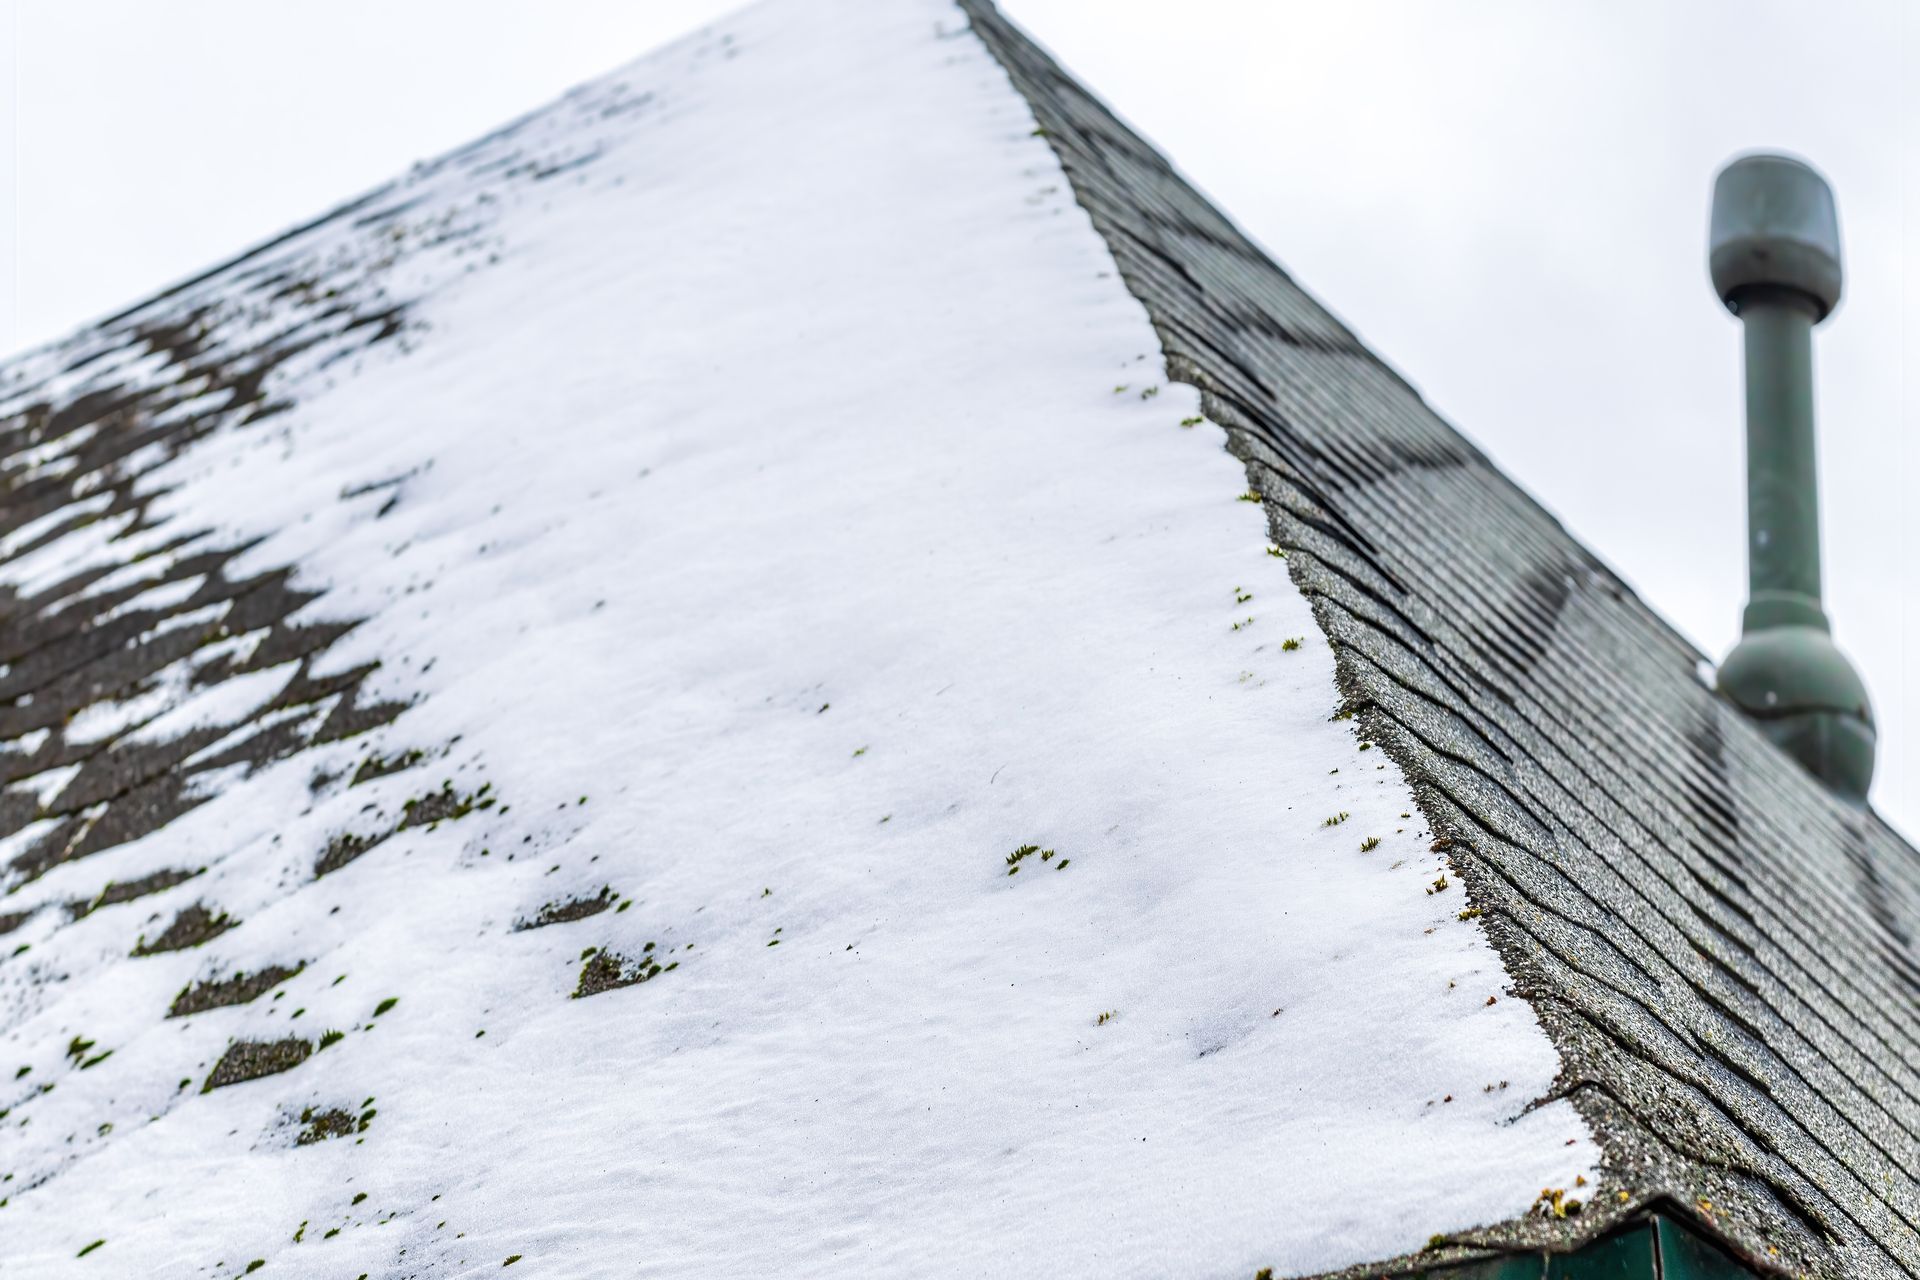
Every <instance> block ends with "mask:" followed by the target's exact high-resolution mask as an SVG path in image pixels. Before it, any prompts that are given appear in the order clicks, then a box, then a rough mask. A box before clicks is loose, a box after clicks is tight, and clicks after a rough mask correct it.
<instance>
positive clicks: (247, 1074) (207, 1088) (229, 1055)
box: [200, 1036, 313, 1093]
mask: <svg viewBox="0 0 1920 1280" xmlns="http://www.w3.org/2000/svg"><path fill="white" fill-rule="evenodd" d="M312 1056H313V1043H312V1042H311V1041H308V1040H302V1039H301V1038H300V1037H298V1036H288V1037H287V1038H286V1039H285V1040H236V1041H234V1042H233V1043H232V1044H230V1045H228V1046H227V1051H226V1052H225V1053H223V1054H221V1055H220V1061H218V1062H216V1063H214V1064H213V1070H212V1071H211V1072H210V1073H208V1075H207V1082H206V1083H205V1084H203V1085H201V1086H200V1092H202V1093H209V1092H211V1091H213V1090H215V1089H220V1088H224V1087H226V1086H227V1085H230V1084H242V1083H244V1082H245V1081H248V1080H258V1079H260V1078H261V1077H262V1076H274V1075H279V1074H280V1073H281V1072H282V1071H291V1070H293V1069H294V1068H295V1067H297V1066H299V1065H300V1064H301V1063H303V1062H305V1061H306V1060H307V1059H308V1058H310V1057H312Z"/></svg>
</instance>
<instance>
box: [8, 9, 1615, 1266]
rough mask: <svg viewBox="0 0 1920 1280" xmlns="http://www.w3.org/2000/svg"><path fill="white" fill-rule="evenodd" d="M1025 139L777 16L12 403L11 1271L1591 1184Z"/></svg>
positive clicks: (276, 246)
mask: <svg viewBox="0 0 1920 1280" xmlns="http://www.w3.org/2000/svg"><path fill="white" fill-rule="evenodd" d="M1035 132H1036V130H1035V125H1034V120H1033V117H1032V114H1031V111H1030V109H1029V107H1028V105H1027V103H1026V102H1025V101H1024V100H1023V99H1022V98H1021V97H1020V96H1019V95H1018V94H1016V93H1015V92H1014V90H1013V88H1012V87H1011V86H1010V85H1009V82H1008V78H1007V75H1006V73H1005V72H1004V71H1003V70H1002V69H1001V68H1000V66H999V65H998V64H997V63H996V62H995V61H994V59H993V57H992V56H990V54H989V52H988V50H987V48H986V47H985V46H983V44H982V43H981V42H980V40H979V39H978V38H976V37H975V36H973V35H972V34H970V33H969V32H968V31H967V28H966V20H965V17H964V16H963V15H962V14H961V13H960V12H959V11H958V10H957V9H956V8H954V7H953V6H952V5H951V4H949V3H946V0H909V2H906V3H900V4H894V5H889V6H885V7H884V8H883V7H881V6H874V5H869V4H863V3H853V2H852V0H782V2H781V3H776V4H771V5H767V6H764V7H760V8H757V9H754V10H751V11H749V12H747V13H745V14H743V15H741V16H740V17H738V18H736V19H733V20H731V21H729V22H727V23H724V24H722V25H721V26H719V27H716V28H714V29H713V30H711V31H708V32H705V33H703V34H701V35H699V36H697V37H695V38H694V39H692V40H690V41H688V42H685V43H682V44H679V45H676V46H674V47H672V48H669V49H667V50H665V51H664V52H662V53H659V54H656V55H654V56H653V57H651V58H648V59H645V60H643V61H641V62H639V63H636V64H635V65H633V66H632V67H630V68H627V69H626V70H624V71H621V72H619V73H616V74H615V75H613V76H611V77H609V78H607V79H606V80H603V81H601V82H599V83H596V84H594V85H590V86H587V87H585V88H583V89H581V90H579V91H577V92H576V93H574V94H572V95H569V97H568V98H567V99H565V100H564V101H562V102H561V103H559V104H557V105H556V106H554V107H552V108H549V109H548V110H546V111H544V112H541V113H538V114H536V115H534V116H531V117H529V118H527V119H526V120H524V121H521V122H519V123H517V124H516V125H514V126H511V127H510V128H509V129H507V130H504V131H502V132H500V133H498V134H496V135H493V136H492V137H490V138H488V139H486V140H483V141H482V142H481V143H479V144H476V145H475V146H474V147H472V148H468V149H466V150H465V151H462V152H459V153H456V154H455V155H453V156H450V157H447V158H446V159H444V160H442V161H438V162H435V163H433V164H431V165H425V166H421V167H420V168H418V169H416V171H415V172H414V173H413V174H410V175H409V176H408V177H407V178H405V179H402V180H400V181H399V182H396V183H395V184H393V185H392V186H390V187H388V188H385V189H382V190H381V191H378V192H375V193H373V194H372V195H370V196H368V197H366V198H364V199H362V200H360V201H357V202H355V203H354V204H352V205H349V206H346V207H344V208H343V209H342V210H340V211H336V213H335V214H334V215H332V216H330V217H328V218H324V219H321V220H320V221H318V222H316V223H314V224H312V225H310V226H308V227H306V228H303V229H301V230H299V231H297V232H295V233H293V234H291V235H290V236H288V237H286V238H283V239H282V240H280V241H277V242H275V243H273V244H271V245H269V246H265V247H263V248H262V249H261V250H258V251H256V252H254V253H252V254H249V255H246V256H244V257H242V258H241V259H238V260H236V261H235V262H234V263H231V264H229V265H227V266H226V267H224V268H221V269H218V270H216V271H214V272H212V273H209V274H208V275H207V276H204V277H202V278H199V279H197V280H195V281H190V282H187V283H186V284H185V285H183V286H181V287H180V288H178V289H176V290H173V291H170V292H169V293H168V294H166V295H163V296H162V297H160V298H158V299H155V300H153V301H151V302H150V303H147V304H143V305H142V306H141V307H138V308H135V309H134V310H132V311H130V312H128V313H125V314H124V315H122V316H119V317H114V318H112V319H110V320H108V321H106V322H103V323H102V324H101V325H100V326H97V327H95V328H93V329H90V330H88V331H87V332H84V333H82V334H80V335H77V336H76V337H75V338H73V339H72V340H70V341H69V342H68V343H65V344H62V345H59V346H56V347H54V348H50V349H47V350H45V351H40V352H36V353H31V354H29V355H28V356H25V357H23V358H21V359H20V360H18V361H16V362H15V363H14V364H13V365H12V366H11V367H10V368H8V369H7V370H6V371H5V374H4V375H3V376H4V379H5V381H4V384H0V394H4V395H6V396H7V397H8V400H7V403H6V405H5V410H6V412H7V413H9V414H11V415H13V416H12V418H11V420H10V421H11V425H10V427H9V432H10V434H9V436H8V439H7V449H8V457H9V462H8V464H7V465H8V468H9V469H8V471H7V475H8V476H9V477H10V482H11V488H10V493H11V494H12V495H14V496H10V498H9V504H10V505H9V506H8V508H7V515H6V519H5V522H4V527H5V528H6V529H8V530H11V531H12V532H11V534H10V535H9V541H8V542H7V544H6V550H7V553H8V559H7V560H6V562H5V564H4V565H3V566H0V583H4V584H5V585H6V587H7V589H8V590H9V591H10V592H11V593H12V595H11V598H10V609H11V612H10V613H9V614H8V615H7V618H6V620H5V626H6V628H7V629H8V630H7V631H6V633H5V640H6V644H7V646H8V650H7V651H8V653H9V655H11V656H10V657H9V658H8V663H9V665H8V667H7V669H6V671H5V672H4V673H3V674H0V681H4V682H6V683H5V687H4V689H0V692H5V693H6V694H7V695H8V696H10V697H11V698H12V699H13V701H12V703H11V704H9V706H8V707H6V708H3V709H0V714H4V715H6V716H8V717H11V720H10V722H9V725H8V726H7V731H8V733H9V735H10V739H11V746H10V748H9V749H8V751H7V752H6V753H5V754H4V760H5V763H6V765H7V769H8V775H7V776H8V777H10V778H12V779H14V781H13V783H12V787H11V789H10V790H9V791H7V792H6V793H4V795H0V809H4V812H5V814H6V815H8V817H9V822H8V828H9V829H10V830H12V831H13V833H14V834H13V835H11V836H9V837H8V838H7V849H6V850H5V852H4V856H5V857H6V858H7V859H9V865H10V870H9V872H8V884H9V887H10V889H11V893H10V896H9V897H8V898H7V899H6V906H7V910H8V915H7V916H6V918H5V919H0V928H4V929H10V932H9V933H8V936H7V937H6V939H5V941H6V943H7V944H8V947H7V949H8V950H13V951H14V954H13V956H12V958H11V959H9V960H6V961H5V962H4V963H0V1066H4V1067H5V1068H6V1071H5V1074H4V1078H3V1082H0V1108H5V1111H4V1119H0V1176H4V1177H5V1179H6V1181H5V1183H4V1184H0V1196H4V1197H5V1201H4V1202H3V1203H4V1204H5V1207H4V1208H3V1209H0V1230H4V1234H5V1238H6V1241H7V1245H6V1252H7V1255H8V1268H7V1270H8V1274H9V1275H22V1276H26V1275H73V1274H99V1275H116V1274H127V1275H131V1274H140V1275H185V1274H195V1275H212V1276H226V1275H238V1274H243V1273H246V1272H247V1271H248V1270H249V1269H250V1268H253V1267H255V1266H256V1265H257V1264H260V1263H264V1267H265V1271H266V1274H269V1275H271V1274H278V1273H291V1274H329V1275H343V1276H351V1275H356V1274H360V1273H363V1272H364V1273H367V1274H369V1275H413V1276H456V1275H469V1274H481V1273H483V1272H484V1273H486V1274H492V1273H493V1272H494V1271H496V1270H498V1269H499V1268H500V1267H501V1266H502V1264H503V1263H514V1264H515V1265H517V1266H519V1267H521V1268H524V1269H525V1270H526V1271H527V1273H529V1274H536V1275H556V1276H559V1275H564V1276H569V1277H587V1276H620V1277H629V1276H634V1275H711V1274H719V1273H726V1274H745V1273H750V1272H755V1271H769V1272H770V1271H775V1270H778V1271H780V1272H782V1273H790V1274H822V1273H831V1274H836V1275H864V1274H875V1275H882V1274H898V1273H899V1272H900V1271H902V1270H904V1269H907V1268H909V1267H911V1268H912V1269H914V1270H915V1271H917V1272H921V1273H928V1274H942V1275H947V1274H950V1275H960V1274H977V1273H980V1272H983V1271H993V1270H1002V1269H1005V1268H1008V1267H1015V1268H1017V1269H1018V1270H1020V1271H1021V1272H1023V1273H1029V1272H1030V1273H1046V1272H1051V1273H1058V1274H1086V1273H1089V1272H1092V1271H1096V1270H1097V1271H1100V1272H1101V1273H1103V1274H1114V1275H1173V1274H1239V1273H1245V1274H1249V1275H1250V1274H1252V1273H1253V1271H1254V1270H1255V1269H1257V1268H1260V1267H1273V1268H1276V1269H1277V1270H1278V1271H1279V1272H1281V1273H1286V1272H1304V1271H1311V1270H1317V1269H1328V1268H1336V1267H1340V1266H1344V1265H1347V1264H1351V1263H1359V1262H1363V1261H1366V1260H1369V1259H1375V1258H1380V1257H1384V1256H1387V1255H1391V1254H1396V1253H1402V1252H1406V1251H1409V1250H1413V1249H1417V1248H1419V1247H1420V1246H1421V1245H1422V1244H1423V1243H1424V1242H1425V1241H1426V1239H1427V1237H1428V1236H1429V1235H1431V1234H1432V1233H1434V1232H1440V1231H1446V1230H1449V1229H1455V1228H1463V1227H1470V1226H1473V1225H1475V1224H1480V1223H1488V1222H1495V1221H1500V1220H1504V1219H1510V1218H1513V1217H1516V1216H1518V1215H1521V1214H1524V1213H1525V1212H1527V1210H1528V1209H1529V1206H1530V1205H1532V1204H1533V1202H1534V1201H1535V1199H1536V1198H1537V1197H1538V1196H1539V1195H1540V1189H1541V1188H1542V1187H1543V1186H1549V1187H1558V1188H1569V1189H1571V1188H1573V1187H1574V1186H1575V1185H1576V1184H1577V1183H1578V1182H1579V1181H1581V1180H1582V1179H1583V1178H1584V1177H1585V1176H1586V1175H1588V1174H1590V1173H1592V1167H1591V1162H1592V1160H1593V1158H1594V1153H1593V1151H1592V1149H1591V1145H1590V1143H1589V1141H1588V1138H1587V1132H1586V1129H1585V1126H1584V1122H1583V1121H1582V1120H1581V1119H1580V1117H1579V1116H1578V1115H1577V1114H1576V1113H1575V1112H1574V1111H1573V1110H1572V1108H1571V1107H1570V1105H1569V1104H1567V1103H1566V1102H1548V1103H1546V1104H1545V1105H1539V1106H1530V1104H1532V1103H1534V1102H1535V1100H1536V1099H1540V1098H1542V1097H1544V1096H1545V1095H1546V1094H1547V1093H1548V1092H1549V1089H1550V1087H1551V1086H1552V1083H1553V1080H1554V1076H1555V1073H1556V1070H1557V1068H1558V1057H1557V1055H1556V1054H1555V1052H1554V1050H1553V1048H1552V1047H1551V1046H1550V1044H1549V1042H1548V1040H1547V1038H1546V1036H1545V1034H1544V1033H1543V1031H1542V1030H1541V1028H1540V1026H1539V1024H1538V1023H1537V1021H1536V1019H1535V1015H1534V1013H1533V1011H1532V1010H1531V1008H1530V1007H1529V1006H1528V1005H1527V1004H1526V1003H1525V1002H1523V1001H1521V1000H1517V999H1511V998H1509V997H1508V995H1507V978H1506V974H1505V971H1504V970H1503V968H1502V965H1501V962H1500V960H1499V959H1498V957H1497V956H1496V955H1495V953H1494V951H1493V950H1492V948H1491V947H1490V946H1489V944H1488V941H1487V938H1486V936H1485V935H1484V934H1483V932H1482V929H1481V926H1480V923H1479V922H1477V921H1476V920H1474V919H1473V918H1472V917H1473V916H1474V914H1475V913H1474V912H1472V911H1470V910H1468V909H1467V902H1466V901H1465V899H1464V898H1463V891H1462V889H1461V888H1460V887H1458V880H1457V877H1456V876H1455V875H1454V874H1452V873H1451V872H1450V870H1449V867H1448V864H1447V862H1446V856H1445V855H1444V854H1442V853H1438V852H1435V851H1434V849H1433V847H1432V845H1433V843H1434V837H1433V836H1432V834H1430V833H1429V831H1428V829H1427V826H1426V824H1425V822H1424V820H1423V819H1422V818H1420V817H1419V816H1418V815H1419V812H1420V811H1419V809H1418V808H1417V807H1416V806H1415V803H1414V799H1413V796H1412V794H1411V792H1410V789H1409V786H1408V783H1407V781H1406V780H1405V778H1403V776H1402V775H1401V773H1400V771H1399V769H1398V768H1397V766H1394V765H1391V764H1389V763H1388V762H1387V761H1385V760H1384V759H1383V754H1384V753H1383V752H1382V751H1380V750H1377V749H1374V747H1373V744H1372V743H1370V742H1368V741H1366V740H1364V739H1362V738H1361V737H1359V736H1358V735H1357V734H1356V732H1355V725H1354V723H1353V722H1351V721H1347V720H1340V719H1335V718H1333V717H1334V713H1335V712H1336V710H1337V709H1338V708H1339V706H1340V695H1339V694H1338V692H1337V691H1336V688H1335V683H1334V660H1333V656H1332V654H1331V653H1330V651H1329V648H1328V645H1327V642H1326V640H1325V638H1324V636H1323V635H1322V633H1321V630H1320V628H1319V626H1318V625H1316V623H1315V621H1314V618H1313V616H1312V614H1311V612H1310V610H1309V607H1308V604H1307V602H1306V600H1305V599H1304V598H1303V597H1302V595H1301V593H1300V592H1299V590H1298V589H1296V587H1295V586H1294V585H1293V583H1292V582H1291V581H1290V578H1289V575H1288V565H1287V563H1286V562H1285V560H1284V559H1283V558H1281V557H1280V556H1279V555H1278V554H1277V551H1278V549H1277V548H1271V547H1270V546H1269V544H1268V541H1267V526H1266V521H1265V518H1264V516H1263V512H1262V507H1261V506H1260V505H1259V504H1258V502H1248V501H1243V500H1242V499H1244V498H1247V497H1248V496H1250V495H1248V494H1247V493H1246V492H1245V490H1246V477H1245V473H1244V471H1243V469H1242V466H1241V464H1240V462H1239V461H1237V460H1236V459H1235V458H1234V457H1232V456H1230V455H1229V454H1228V453H1227V452H1225V451H1224V450H1223V449H1222V448H1221V442H1222V435H1221V432H1220V430H1219V429H1218V428H1217V427H1216V426H1214V425H1213V424H1212V423H1211V422H1208V421H1204V420H1200V410H1199V399H1198V396H1197V394H1196V393H1195V392H1194V391H1193V390H1191V389H1190V388H1187V387H1183V386H1179V385H1173V384H1168V383H1166V382H1165V381H1164V377H1163V373H1162V362H1163V356H1162V353H1161V350H1160V347H1159V344H1158V340H1157V339H1156V337H1155V334H1154V331H1153V329H1152V328H1151V327H1150V325H1149V323H1148V321H1147V317H1146V315H1145V314H1144V313H1143V311H1142V308H1141V306H1140V304H1139V303H1138V302H1136V301H1135V300H1134V299H1133V297H1132V296H1131V295H1130V294H1129V292H1128V290H1127V288H1126V287H1125V286H1124V285H1123V283H1122V282H1121V280H1120V279H1119V278H1118V277H1117V276H1116V273H1115V269H1114V263H1113V260H1112V258H1111V256H1110V254H1109V251H1108V249H1107V247H1106V245H1105V244H1104V243H1103V241H1102V239H1101V238H1100V236H1099V235H1097V234H1096V233H1095V231H1094V229H1093V227H1092V226H1091V225H1090V223H1089V221H1088V218H1087V215H1086V214H1085V213H1084V212H1083V211H1082V210H1081V209H1080V208H1079V206H1078V205H1076V203H1075V199H1074V193H1073V191H1072V190H1071V188H1070V187H1069V184H1068V182H1067V179H1066V177H1065V176H1064V175H1063V173H1062V170H1061V168H1060V165H1059V162H1058V161H1057V160H1056V159H1055V157H1054V155H1053V153H1052V152H1051V150H1050V149H1049V146H1048V144H1047V142H1046V141H1045V140H1044V139H1043V138H1041V137H1037V136H1034V135H1035ZM94 495H105V496H104V497H101V498H99V499H98V501H97V502H96V504H95V506H93V507H89V506H86V505H85V504H86V503H87V502H88V501H89V500H90V498H92V497H93V496H94ZM1255 496H1257V495H1255ZM29 498H31V501H29V500H28V499H29ZM96 507H97V509H96ZM36 521H38V522H39V523H38V524H35V523H34V522H36ZM96 637H98V638H99V643H98V644H93V639H94V638H96ZM169 637H172V639H171V640H170V639H169ZM90 644H93V648H88V647H87V646H88V645H90ZM95 650H98V652H95ZM115 664H119V665H115ZM63 680H64V681H65V683H62V681H63ZM36 706H38V707H41V708H42V711H41V713H39V714H38V715H37V716H36V714H35V713H34V712H33V711H32V708H33V707H36ZM103 761H104V762H110V763H111V766H112V767H111V768H108V767H107V765H106V764H103V763H102V762H103ZM95 773H97V774H99V775H100V776H99V779H98V780H97V781H95V782H92V783H88V784H87V785H83V781H84V780H87V779H89V778H90V777H92V776H93V775H94V774H95ZM156 796H157V797H158V799H155V798H154V797H156ZM1575 1194H1578V1193H1575Z"/></svg>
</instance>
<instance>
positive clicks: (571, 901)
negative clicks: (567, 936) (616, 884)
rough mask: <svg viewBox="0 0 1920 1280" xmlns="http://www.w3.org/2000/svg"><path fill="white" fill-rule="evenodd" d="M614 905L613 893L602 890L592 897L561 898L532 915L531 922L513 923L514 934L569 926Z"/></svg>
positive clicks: (608, 889) (607, 889) (608, 890)
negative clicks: (551, 925)
mask: <svg viewBox="0 0 1920 1280" xmlns="http://www.w3.org/2000/svg"><path fill="white" fill-rule="evenodd" d="M613 904H614V892H613V890H612V889H611V888H603V889H601V890H600V892H599V893H597V894H594V895H593V896H592V897H581V898H563V899H561V900H560V901H559V902H549V903H547V904H546V905H545V906H543V907H541V908H540V910H539V911H537V912H535V913H534V916H533V919H531V920H520V921H517V922H515V924H514V926H513V927H514V930H515V931H516V932H518V931H522V930H526V929H544V928H545V927H546V926H548V925H550V924H571V923H573V922H574V921H575V920H585V919H587V918H589V917H591V916H597V915H599V914H600V913H601V912H602V911H605V910H606V909H607V908H609V907H611V906H612V905H613Z"/></svg>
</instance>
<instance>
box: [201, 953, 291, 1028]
mask: <svg viewBox="0 0 1920 1280" xmlns="http://www.w3.org/2000/svg"><path fill="white" fill-rule="evenodd" d="M304 968H306V965H304V964H297V965H294V966H292V967H291V968H288V967H286V966H283V965H268V966H267V967H266V968H264V969H260V970H256V971H255V972H253V973H236V974H234V975H233V976H232V977H231V978H219V979H202V980H200V981H198V982H195V983H193V984H192V985H191V986H188V987H185V988H183V989H182V990H181V992H180V994H179V995H177V996H175V997H174V998H173V1004H172V1005H170V1006H169V1007H168V1009H167V1016H168V1017H169V1018H185V1017H189V1016H191V1015H193V1014H196V1013H205V1012H206V1011H207V1010H209V1009H223V1008H226V1007H228V1006H231V1005H236V1004H249V1003H251V1002H252V1001H254V1000H256V999H258V998H259V997H260V996H261V995H263V994H265V993H266V992H268V991H271V990H273V989H274V988H275V987H277V986H279V985H280V984H281V983H283V982H285V981H286V980H287V979H288V978H291V977H293V976H294V975H295V974H297V973H299V972H300V971H301V970H302V969H304Z"/></svg>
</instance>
